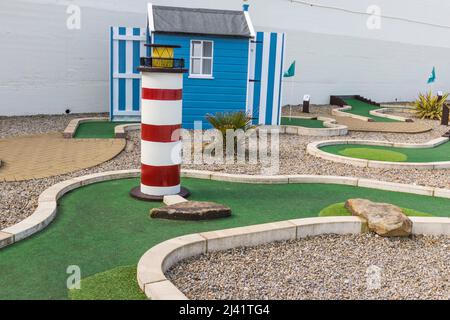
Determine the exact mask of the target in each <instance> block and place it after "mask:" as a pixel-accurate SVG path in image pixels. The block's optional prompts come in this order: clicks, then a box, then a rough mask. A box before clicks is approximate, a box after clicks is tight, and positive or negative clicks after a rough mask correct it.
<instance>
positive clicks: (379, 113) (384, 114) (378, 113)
mask: <svg viewBox="0 0 450 320" xmlns="http://www.w3.org/2000/svg"><path fill="white" fill-rule="evenodd" d="M390 110H392V109H391V108H381V109H376V110H371V111H369V113H370V114H371V115H372V116H375V117H379V118H386V119H392V120H397V121H402V122H414V121H413V120H412V119H411V118H404V117H400V116H395V115H393V114H388V112H389V111H390Z"/></svg>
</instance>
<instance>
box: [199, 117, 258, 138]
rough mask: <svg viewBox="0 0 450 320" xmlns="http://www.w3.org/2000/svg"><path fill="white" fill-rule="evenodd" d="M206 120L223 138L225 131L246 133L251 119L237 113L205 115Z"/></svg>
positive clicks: (250, 126)
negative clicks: (239, 130)
mask: <svg viewBox="0 0 450 320" xmlns="http://www.w3.org/2000/svg"><path fill="white" fill-rule="evenodd" d="M206 120H208V122H209V123H210V124H211V125H212V126H213V127H214V128H215V129H217V130H219V131H220V132H222V134H223V135H224V136H225V135H226V133H227V130H229V129H232V130H238V129H241V130H244V131H247V130H249V129H251V128H253V126H252V118H251V117H250V116H249V115H248V114H246V113H245V112H243V111H239V112H224V113H223V112H218V113H216V114H214V115H212V114H207V115H206Z"/></svg>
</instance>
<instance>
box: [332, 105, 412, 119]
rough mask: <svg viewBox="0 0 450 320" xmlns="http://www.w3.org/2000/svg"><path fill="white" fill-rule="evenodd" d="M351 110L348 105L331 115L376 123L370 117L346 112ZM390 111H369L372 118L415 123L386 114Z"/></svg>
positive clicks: (384, 109) (334, 110)
mask: <svg viewBox="0 0 450 320" xmlns="http://www.w3.org/2000/svg"><path fill="white" fill-rule="evenodd" d="M350 110H352V107H351V106H348V105H346V106H343V107H340V108H336V109H333V110H331V114H332V115H334V116H339V117H347V118H353V119H358V120H362V121H366V122H374V121H373V119H371V118H369V117H364V116H359V115H356V114H352V113H349V112H345V111H350ZM388 110H389V108H381V109H376V110H371V111H369V114H371V115H372V116H375V117H380V118H386V119H391V120H397V121H402V122H413V120H412V119H407V118H403V117H400V116H394V115H390V114H386V112H387V111H388Z"/></svg>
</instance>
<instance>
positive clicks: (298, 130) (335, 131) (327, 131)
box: [262, 116, 348, 137]
mask: <svg viewBox="0 0 450 320" xmlns="http://www.w3.org/2000/svg"><path fill="white" fill-rule="evenodd" d="M291 118H292V119H317V120H319V121H323V125H324V126H325V127H326V128H307V127H302V126H286V125H280V126H278V128H279V129H280V133H284V134H293V135H299V136H318V137H334V136H345V135H347V134H348V127H347V126H344V125H341V124H338V123H337V122H336V120H335V119H332V118H327V117H301V116H295V117H294V116H293V117H291ZM262 127H263V128H264V127H270V126H262ZM272 127H273V126H272Z"/></svg>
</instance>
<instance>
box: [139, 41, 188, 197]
mask: <svg viewBox="0 0 450 320" xmlns="http://www.w3.org/2000/svg"><path fill="white" fill-rule="evenodd" d="M150 46H151V47H153V57H152V58H142V59H141V67H140V68H139V70H140V71H141V74H142V97H141V99H142V104H141V185H140V186H139V187H137V188H135V189H133V190H132V191H131V195H132V196H133V197H135V198H139V199H142V200H150V201H155V200H156V201H157V200H162V199H163V198H164V196H168V195H176V194H180V195H182V196H188V195H189V191H187V190H186V189H184V188H182V187H181V185H180V169H181V150H182V142H181V141H180V130H181V123H182V96H183V73H184V72H186V70H185V69H184V60H182V59H174V58H173V48H174V47H175V46H163V45H150Z"/></svg>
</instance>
